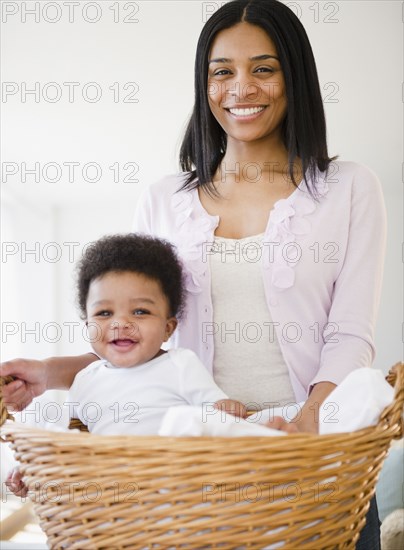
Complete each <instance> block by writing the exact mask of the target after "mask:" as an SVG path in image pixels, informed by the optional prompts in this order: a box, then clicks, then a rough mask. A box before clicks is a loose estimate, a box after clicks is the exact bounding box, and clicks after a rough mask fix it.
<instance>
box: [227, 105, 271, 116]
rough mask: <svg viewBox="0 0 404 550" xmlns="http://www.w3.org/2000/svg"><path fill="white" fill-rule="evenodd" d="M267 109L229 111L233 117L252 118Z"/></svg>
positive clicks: (252, 108)
mask: <svg viewBox="0 0 404 550" xmlns="http://www.w3.org/2000/svg"><path fill="white" fill-rule="evenodd" d="M264 109H265V107H250V108H248V109H229V111H230V112H231V114H232V115H236V116H251V115H256V114H257V113H260V112H261V111H263V110H264Z"/></svg>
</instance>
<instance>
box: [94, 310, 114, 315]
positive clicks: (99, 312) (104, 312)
mask: <svg viewBox="0 0 404 550" xmlns="http://www.w3.org/2000/svg"><path fill="white" fill-rule="evenodd" d="M95 315H96V317H109V316H110V315H111V312H110V311H108V310H106V309H103V310H101V311H97V313H96V314H95Z"/></svg>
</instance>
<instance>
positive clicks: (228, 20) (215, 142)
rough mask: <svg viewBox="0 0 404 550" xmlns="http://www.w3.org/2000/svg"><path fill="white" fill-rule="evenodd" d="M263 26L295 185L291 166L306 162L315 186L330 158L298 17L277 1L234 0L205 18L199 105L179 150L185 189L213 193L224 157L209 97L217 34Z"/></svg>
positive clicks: (312, 68) (313, 71) (316, 86)
mask: <svg viewBox="0 0 404 550" xmlns="http://www.w3.org/2000/svg"><path fill="white" fill-rule="evenodd" d="M244 21H245V22H247V23H250V24H252V25H257V26H258V27H261V28H262V29H263V30H264V31H265V32H266V33H267V34H268V36H269V37H270V38H271V39H272V41H273V42H274V44H275V47H276V49H277V52H278V56H279V61H280V64H281V68H282V71H283V74H284V79H285V85H286V99H287V113H286V116H285V119H284V121H283V123H282V128H281V133H282V139H283V142H284V145H285V147H286V150H287V151H288V165H289V167H288V171H289V176H290V178H291V181H292V182H293V183H294V185H297V183H296V181H295V178H294V175H293V166H294V161H295V159H296V158H297V157H299V158H300V160H301V163H302V170H303V174H304V179H305V182H306V185H307V187H308V189H309V191H311V190H310V187H309V185H308V183H307V179H310V180H311V182H312V186H313V187H314V189H315V181H316V173H317V169H319V170H320V171H324V170H326V169H327V168H328V165H329V163H330V162H331V160H333V159H331V158H330V157H329V156H328V151H327V139H326V123H325V115H324V108H323V101H322V97H321V91H320V84H319V81H318V75H317V69H316V64H315V60H314V56H313V51H312V49H311V46H310V42H309V39H308V37H307V34H306V31H305V30H304V27H303V25H302V24H301V23H300V21H299V19H298V18H297V16H296V15H295V14H294V13H293V11H292V10H291V9H289V8H288V7H287V6H285V5H284V4H282V3H281V2H278V1H277V0H233V1H232V2H228V3H227V4H225V5H224V6H222V7H221V8H220V9H219V10H218V11H216V12H215V13H214V14H213V15H212V16H211V17H210V18H209V19H208V21H207V22H206V24H205V26H204V27H203V29H202V32H201V35H200V37H199V41H198V45H197V50H196V60H195V104H194V109H193V112H192V115H191V118H190V121H189V123H188V126H187V129H186V132H185V136H184V139H183V142H182V145H181V149H180V165H181V169H182V170H183V171H184V172H187V175H186V178H185V181H184V184H183V186H182V189H193V188H195V187H198V186H204V187H205V188H206V190H207V191H210V192H213V193H215V188H214V187H213V184H212V180H213V176H214V175H215V173H216V171H217V169H218V167H219V165H220V162H221V160H222V159H223V157H224V155H225V152H226V146H227V136H226V133H225V132H224V130H223V129H222V127H221V126H220V124H219V123H218V122H217V120H216V119H215V117H214V116H213V114H212V113H211V110H210V107H209V103H208V97H207V81H208V56H209V52H210V49H211V47H212V43H213V40H214V38H215V37H216V35H217V33H219V32H220V31H222V30H224V29H228V28H230V27H233V26H234V25H237V24H238V23H241V22H244Z"/></svg>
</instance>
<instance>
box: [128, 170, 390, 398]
mask: <svg viewBox="0 0 404 550" xmlns="http://www.w3.org/2000/svg"><path fill="white" fill-rule="evenodd" d="M325 176H326V175H325V173H318V182H317V185H316V188H317V200H314V199H313V198H312V197H311V196H310V194H309V193H308V191H307V189H306V187H305V185H304V184H300V186H299V188H298V189H296V190H295V191H294V192H293V193H292V195H290V196H289V197H288V198H287V199H282V200H279V201H278V202H277V203H276V204H275V206H274V208H273V210H272V211H271V212H270V213H269V219H268V225H267V228H266V231H265V236H264V246H263V251H262V256H261V259H259V261H260V262H261V265H262V276H263V279H264V288H265V294H266V298H267V303H268V308H269V310H270V313H271V316H272V319H273V323H274V327H275V330H276V332H277V336H278V339H279V344H280V346H281V350H282V353H283V356H284V359H285V362H286V364H287V366H288V369H289V374H290V379H291V383H292V386H293V389H294V392H295V396H296V400H297V401H302V400H304V399H306V398H307V395H308V393H309V392H310V389H311V387H312V386H313V384H315V383H317V382H321V381H330V382H333V383H335V384H339V383H340V382H341V381H342V380H343V379H344V378H345V376H346V375H347V374H348V373H349V372H350V371H352V370H353V369H356V368H359V367H365V366H370V365H371V363H372V361H373V358H374V354H375V350H374V341H373V339H374V325H375V320H376V314H377V309H378V304H379V299H380V289H381V282H382V272H383V260H384V251H385V240H386V215H385V207H384V200H383V195H382V190H381V185H380V182H379V181H378V179H377V177H376V176H375V174H374V173H373V172H371V171H370V170H369V169H368V168H366V167H365V166H362V165H359V164H356V163H353V162H333V163H332V166H331V169H330V171H329V175H328V178H326V177H325ZM182 181H183V175H181V174H179V175H174V176H168V177H165V178H163V179H162V180H160V181H159V182H157V183H155V184H154V185H152V186H150V187H149V188H148V189H147V190H146V191H145V192H144V193H143V195H142V196H141V198H140V200H139V202H138V204H137V208H136V214H135V222H134V231H137V232H144V233H148V234H152V235H155V236H158V237H162V238H165V239H167V240H169V241H171V242H172V243H174V244H175V245H176V247H177V251H178V254H179V255H180V257H181V259H182V261H183V265H184V268H185V273H186V288H187V291H188V292H187V308H186V315H185V318H184V319H183V320H182V321H181V322H180V324H179V327H178V329H177V330H176V332H175V334H174V336H173V338H172V339H171V342H170V345H171V346H172V347H184V348H190V349H192V350H194V351H195V353H196V354H197V355H198V356H199V358H200V359H201V360H202V362H203V363H204V364H205V366H206V367H207V368H208V370H209V371H210V372H212V363H213V354H214V349H213V336H212V332H213V330H214V327H213V322H212V319H213V314H212V300H211V293H210V271H209V258H208V254H209V243H210V242H212V241H213V235H214V231H215V229H216V227H217V225H218V221H219V218H218V216H211V215H209V214H208V213H207V212H206V210H205V209H204V208H203V206H202V204H201V202H200V200H199V196H198V192H197V190H193V191H181V192H179V193H176V191H177V190H178V188H179V187H180V186H181V183H182ZM235 299H237V298H236V297H235ZM252 308H254V304H252ZM257 384H259V380H257Z"/></svg>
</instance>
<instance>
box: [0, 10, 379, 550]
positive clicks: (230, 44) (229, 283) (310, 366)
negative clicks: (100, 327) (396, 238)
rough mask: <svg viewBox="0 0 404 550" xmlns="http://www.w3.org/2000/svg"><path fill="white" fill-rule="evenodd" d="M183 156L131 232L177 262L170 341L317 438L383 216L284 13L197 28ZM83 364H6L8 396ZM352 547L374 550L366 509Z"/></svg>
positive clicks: (370, 320)
mask: <svg viewBox="0 0 404 550" xmlns="http://www.w3.org/2000/svg"><path fill="white" fill-rule="evenodd" d="M180 158H181V167H182V170H183V173H182V174H180V175H176V176H172V177H167V178H164V179H163V180H162V181H160V182H158V183H157V184H155V185H153V186H151V188H150V189H148V190H147V192H146V193H145V194H144V195H143V197H142V198H141V199H140V201H139V203H138V205H137V210H136V216H135V225H134V228H135V230H136V231H144V232H146V233H150V234H153V235H156V236H160V237H164V238H168V239H170V240H171V241H173V242H174V244H175V245H176V246H177V248H178V252H179V254H180V256H181V258H182V260H183V264H184V269H185V272H186V277H187V291H188V296H187V315H186V317H185V320H184V321H183V322H182V323H181V324H180V326H179V328H178V330H177V336H176V340H175V342H173V344H174V345H178V346H183V347H187V348H191V349H193V350H194V351H195V352H196V353H197V354H198V355H199V357H200V359H202V362H203V363H204V364H205V366H206V367H207V368H208V369H209V370H210V371H211V372H213V375H214V378H215V380H216V382H217V383H218V385H219V386H221V387H222V389H223V390H224V391H225V392H226V393H227V394H229V395H230V396H231V397H232V398H233V399H238V400H240V401H242V402H244V403H246V404H249V405H250V408H261V407H264V406H269V404H271V403H272V404H273V403H280V404H286V403H289V402H291V401H295V400H297V401H301V400H304V399H307V401H306V403H305V405H304V407H303V410H302V413H301V415H299V417H296V419H295V426H296V428H297V429H299V430H302V431H312V432H315V431H316V430H317V422H316V420H317V414H316V411H317V409H318V406H319V404H321V402H322V401H323V400H324V399H325V398H326V397H327V395H328V394H329V393H330V392H331V391H332V389H333V388H334V387H335V386H336V385H337V384H339V383H340V382H341V381H342V380H343V378H344V377H345V376H346V375H347V374H348V373H349V372H350V371H351V370H353V369H356V368H358V367H362V366H370V365H371V362H372V360H373V356H374V344H373V327H374V322H375V316H376V311H377V307H378V302H379V296H380V286H381V276H382V264H383V255H384V245H385V211H384V206H383V198H382V193H381V188H380V184H379V182H378V180H377V178H376V177H375V176H374V174H373V173H372V172H370V170H368V169H367V168H365V167H363V166H360V165H357V164H355V163H350V162H335V160H334V159H331V158H330V157H329V155H328V152H327V144H326V128H325V117H324V111H323V105H322V99H321V94H320V87H319V83H318V77H317V71H316V66H315V62H314V58H313V54H312V50H311V47H310V44H309V41H308V39H307V36H306V33H305V31H304V29H303V27H302V25H301V24H300V21H299V20H298V19H297V17H296V16H295V15H294V14H293V12H292V11H291V10H289V9H288V8H287V7H286V6H285V5H283V4H281V3H280V2H278V1H276V0H265V1H258V0H252V1H248V0H236V1H233V2H230V3H228V4H225V5H224V6H223V7H222V8H221V9H219V10H218V11H217V12H216V13H215V14H214V15H212V17H211V18H210V19H209V20H208V22H207V23H206V25H205V26H204V28H203V30H202V33H201V36H200V38H199V42H198V47H197V55H196V65H195V106H194V111H193V114H192V117H191V120H190V122H189V125H188V128H187V131H186V135H185V138H184V141H183V144H182V148H181V155H180ZM93 360H94V356H93V355H91V354H88V355H85V356H81V357H77V358H64V359H61V358H59V359H56V358H53V359H49V360H46V361H43V362H40V361H22V360H15V361H11V362H7V363H5V364H4V365H3V368H2V369H3V373H4V374H13V375H14V376H17V377H19V378H21V380H20V381H16V382H14V383H13V384H10V387H8V388H7V389H6V390H4V394H5V397H6V399H7V400H8V402H11V403H15V404H16V405H15V408H17V409H19V408H21V407H22V406H23V405H27V404H28V403H29V402H30V400H31V399H32V397H33V396H35V395H39V394H40V393H42V391H44V389H46V388H66V387H69V385H70V384H71V382H72V379H73V377H74V374H75V373H76V372H77V371H78V370H80V369H81V368H83V367H84V366H85V365H87V364H88V363H90V362H91V361H93ZM56 365H57V366H58V368H55V366H56ZM273 425H275V426H279V427H282V424H281V422H280V421H279V419H275V421H274V424H273ZM357 547H358V548H366V549H367V550H369V549H373V548H375V549H376V548H379V542H378V519H377V509H376V506H375V502H374V501H373V504H372V507H371V510H370V512H369V515H368V521H367V525H366V528H365V529H364V530H363V531H362V534H361V540H360V542H359V543H358V546H357Z"/></svg>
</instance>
